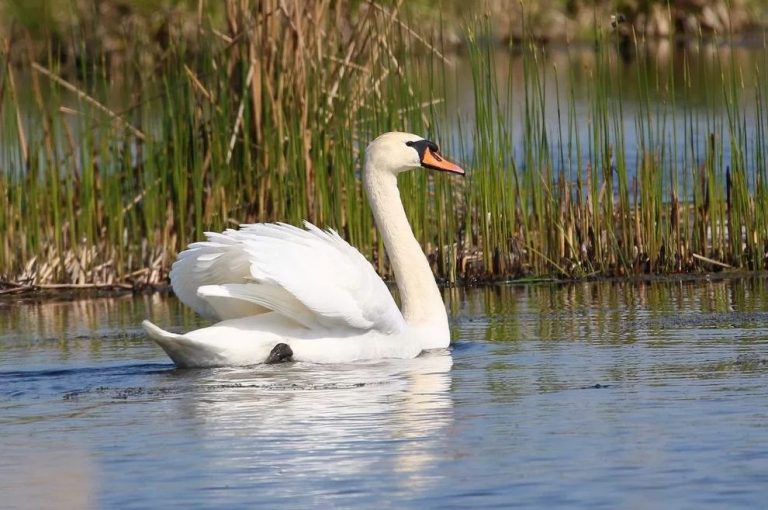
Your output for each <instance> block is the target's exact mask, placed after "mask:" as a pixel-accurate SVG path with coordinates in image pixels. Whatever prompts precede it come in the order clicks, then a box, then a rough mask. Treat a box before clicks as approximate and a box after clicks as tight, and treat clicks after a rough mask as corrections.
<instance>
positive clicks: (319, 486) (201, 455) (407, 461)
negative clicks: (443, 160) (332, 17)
mask: <svg viewBox="0 0 768 510" xmlns="http://www.w3.org/2000/svg"><path fill="white" fill-rule="evenodd" d="M446 301H447V302H448V304H449V308H450V310H451V317H452V327H453V335H454V341H455V344H454V346H453V348H452V349H451V351H450V352H435V353H430V354H427V355H423V356H421V357H419V358H417V359H414V360H406V361H403V360H398V361H384V362H377V363H365V364H355V365H336V366H314V365H309V364H288V365H281V366H269V367H252V368H236V369H235V368H230V369H213V370H210V369H209V370H177V369H175V368H174V367H173V365H172V364H171V363H170V362H169V361H168V360H167V359H166V358H165V355H164V354H163V353H162V351H161V350H160V349H159V348H157V347H155V346H154V344H153V343H152V342H151V341H150V340H148V339H147V338H145V337H144V335H143V334H142V331H141V329H140V327H139V322H140V319H142V318H144V317H145V316H150V317H153V318H154V319H155V320H156V321H157V322H158V323H159V324H161V325H163V326H171V327H172V329H177V330H184V329H186V328H190V327H193V326H194V325H195V322H196V319H194V318H193V317H191V316H190V315H188V314H185V313H184V312H183V310H182V309H181V307H180V306H179V304H178V302H177V301H176V300H175V299H173V298H167V297H163V296H160V295H153V296H148V297H141V298H133V297H121V298H101V299H91V300H81V301H60V302H51V301H44V302H33V301H24V302H18V301H7V300H6V301H0V432H1V433H0V451H2V455H0V495H2V498H3V503H2V506H3V508H42V507H44V506H45V505H46V504H47V505H48V506H51V507H56V508H67V507H72V508H84V507H85V508H88V507H93V508H162V507H171V506H173V507H182V506H183V507H185V508H210V507H220V508H221V507H243V508H252V507H257V506H261V507H265V508H281V507H287V508H299V507H318V508H331V507H342V508H343V507H358V508H406V507H410V508H480V507H494V506H495V507H510V506H516V505H520V506H525V507H545V508H551V507H571V508H572V507H582V508H617V507H622V508H660V507H666V508H681V507H688V508H702V507H718V508H738V507H742V508H759V507H762V506H763V505H764V504H765V501H766V499H767V498H768V329H766V327H767V326H768V311H767V310H768V281H766V280H765V279H737V280H723V281H701V280H700V281H693V282H654V283H587V284H577V285H562V286H555V285H537V286H498V287H490V288H481V289H469V290H463V289H452V290H449V291H446Z"/></svg>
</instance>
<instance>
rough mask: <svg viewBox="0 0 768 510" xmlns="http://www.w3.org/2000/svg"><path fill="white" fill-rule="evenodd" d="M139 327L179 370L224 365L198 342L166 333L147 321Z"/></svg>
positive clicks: (214, 354) (215, 355)
mask: <svg viewBox="0 0 768 510" xmlns="http://www.w3.org/2000/svg"><path fill="white" fill-rule="evenodd" d="M141 325H142V327H143V328H144V331H146V332H147V334H148V335H149V336H150V337H151V338H152V339H153V340H154V341H155V342H156V343H157V345H159V346H160V347H161V348H162V349H163V350H164V351H165V353H166V354H167V355H168V357H169V358H171V360H173V362H174V364H176V366H177V367H179V368H190V367H214V366H221V365H222V364H224V363H223V360H221V359H220V357H219V356H218V355H217V354H216V353H215V352H212V351H211V350H210V349H208V348H206V347H205V346H204V345H201V344H200V342H197V341H195V340H192V339H190V338H187V337H185V336H184V335H178V334H176V333H171V332H170V331H166V330H164V329H163V328H161V327H158V326H156V325H154V324H152V323H151V322H149V321H148V320H145V321H143V322H142V323H141Z"/></svg>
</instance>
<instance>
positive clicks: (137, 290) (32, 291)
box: [0, 269, 768, 307]
mask: <svg viewBox="0 0 768 510" xmlns="http://www.w3.org/2000/svg"><path fill="white" fill-rule="evenodd" d="M745 279H768V270H761V271H748V270H741V269H735V270H723V271H710V272H700V273H694V272H691V273H670V274H661V273H659V274H637V275H627V276H588V277H582V278H556V277H524V278H498V279H494V278H487V279H475V280H471V279H470V280H469V281H465V280H462V281H458V282H454V283H450V282H448V281H446V280H445V279H441V278H436V280H437V284H438V287H439V288H440V289H462V288H463V289H472V288H483V287H494V286H513V287H528V286H534V285H558V286H560V285H576V284H582V283H611V284H631V285H638V284H656V283H688V282H693V283H697V282H702V281H725V280H745ZM384 282H385V283H386V284H387V286H388V287H395V285H396V283H395V281H394V280H392V279H387V278H385V279H384ZM8 285H9V283H8V282H0V307H2V306H9V305H10V306H12V305H13V304H14V303H18V302H30V301H32V302H34V301H46V302H56V301H64V300H71V299H86V300H87V299H100V298H118V297H126V296H129V295H130V296H133V297H137V296H148V295H155V294H165V295H166V296H171V295H173V289H172V288H171V285H170V283H164V284H160V285H146V286H139V287H129V286H126V285H125V284H92V285H77V284H73V285H67V284H57V285H30V286H19V287H15V288H14V287H13V286H11V287H10V288H8V287H7V286H8Z"/></svg>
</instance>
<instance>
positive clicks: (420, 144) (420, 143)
mask: <svg viewBox="0 0 768 510" xmlns="http://www.w3.org/2000/svg"><path fill="white" fill-rule="evenodd" d="M405 145H407V146H408V147H413V148H414V149H416V152H418V153H419V159H420V160H423V159H424V153H425V152H426V151H427V149H429V151H430V152H432V153H439V152H440V149H439V148H438V147H437V144H436V143H435V142H431V141H429V140H416V141H410V142H405Z"/></svg>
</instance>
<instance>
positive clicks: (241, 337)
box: [142, 133, 464, 367]
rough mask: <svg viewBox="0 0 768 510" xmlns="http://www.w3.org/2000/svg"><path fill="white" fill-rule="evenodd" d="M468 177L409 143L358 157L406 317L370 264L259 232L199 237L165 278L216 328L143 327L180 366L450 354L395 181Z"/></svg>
mask: <svg viewBox="0 0 768 510" xmlns="http://www.w3.org/2000/svg"><path fill="white" fill-rule="evenodd" d="M420 167H426V168H432V169H435V170H443V171H447V172H453V173H457V174H461V175H463V174H464V170H462V169H461V168H460V167H459V166H457V165H455V164H453V163H451V162H450V161H448V160H446V159H443V158H442V156H440V154H439V151H438V148H437V146H436V145H435V144H434V143H432V142H430V141H428V140H425V139H423V138H421V137H419V136H417V135H413V134H409V133H386V134H383V135H381V136H379V137H378V138H376V139H375V140H374V141H373V142H371V143H370V144H369V145H368V148H367V149H366V152H365V169H364V177H363V181H364V185H365V191H366V194H367V195H368V201H369V202H370V205H371V209H372V210H373V216H374V219H375V221H376V226H377V227H378V229H379V232H380V233H381V237H382V239H383V241H384V246H385V248H386V250H387V255H388V256H389V260H390V263H391V265H392V269H393V270H394V273H395V278H396V280H397V287H398V289H399V290H400V299H401V303H402V312H401V311H400V310H399V309H398V308H397V305H396V304H395V301H394V299H393V298H392V295H391V294H390V292H389V290H388V289H387V287H386V285H385V284H384V282H383V281H382V280H381V278H379V276H378V275H377V274H376V272H375V271H374V269H373V267H372V266H371V264H370V263H369V262H368V261H367V260H366V259H365V258H364V257H363V256H362V254H360V252H359V251H357V250H356V249H355V248H353V247H352V246H350V245H349V244H348V243H347V242H346V241H344V240H343V239H342V238H341V237H339V236H338V234H337V233H336V232H334V231H333V230H327V231H323V230H320V229H318V228H317V227H315V226H314V225H312V224H310V223H305V227H306V230H304V229H300V228H297V227H293V226H290V225H285V224H273V223H256V224H251V225H242V226H241V228H240V230H227V231H226V232H223V233H220V234H219V233H206V237H207V239H208V240H207V241H204V242H198V243H193V244H191V245H189V247H188V248H187V250H185V251H183V252H181V253H180V254H179V257H178V260H177V261H176V262H175V263H174V264H173V267H172V269H171V275H170V277H171V285H172V286H173V290H174V292H175V293H176V295H177V296H178V298H179V299H180V300H181V301H182V302H183V303H185V304H186V305H187V306H189V307H191V308H192V309H193V310H195V311H197V312H198V313H200V314H201V315H203V316H205V317H207V318H211V319H215V320H219V321H220V322H218V323H216V324H214V325H212V326H210V327H206V328H202V329H198V330H195V331H190V332H189V333H186V334H183V335H178V334H174V333H169V332H167V331H165V330H163V329H161V328H159V327H157V326H155V325H154V324H152V323H151V322H149V321H146V320H145V321H144V322H143V323H142V325H143V326H144V329H145V330H146V332H147V333H148V334H149V336H151V337H152V338H153V339H155V341H156V342H157V343H158V344H159V345H160V347H162V348H163V349H164V350H165V352H166V353H167V354H168V356H170V357H171V359H172V360H173V361H174V363H176V365H178V366H179V367H212V366H224V365H251V364H257V363H264V362H267V363H272V362H278V361H283V360H287V359H293V360H295V361H309V362H315V363H334V362H348V361H356V360H371V359H379V358H413V357H416V356H417V355H418V354H419V353H420V352H421V351H422V350H425V349H435V348H441V347H447V346H448V344H449V341H450V335H449V331H448V318H447V316H446V312H445V306H444V304H443V300H442V297H441V295H440V291H439V290H438V288H437V285H436V284H435V279H434V276H433V275H432V271H431V269H430V267H429V263H428V262H427V258H426V257H425V256H424V252H423V251H422V249H421V246H420V245H419V243H418V241H416V238H415V237H414V235H413V232H412V231H411V227H410V225H409V224H408V218H407V217H406V215H405V210H404V209H403V204H402V202H401V200H400V193H399V191H398V189H397V175H398V174H399V173H400V172H404V171H407V170H413V169H415V168H420Z"/></svg>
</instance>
